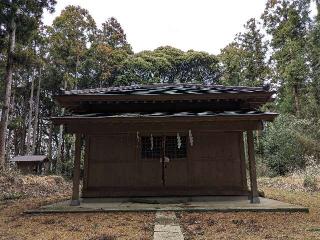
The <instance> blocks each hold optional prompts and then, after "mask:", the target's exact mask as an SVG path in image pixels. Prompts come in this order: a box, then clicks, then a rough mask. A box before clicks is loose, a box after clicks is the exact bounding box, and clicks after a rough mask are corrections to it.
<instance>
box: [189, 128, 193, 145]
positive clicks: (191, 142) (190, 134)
mask: <svg viewBox="0 0 320 240" xmlns="http://www.w3.org/2000/svg"><path fill="white" fill-rule="evenodd" d="M189 142H190V146H191V147H192V146H193V136H192V132H191V130H189Z"/></svg>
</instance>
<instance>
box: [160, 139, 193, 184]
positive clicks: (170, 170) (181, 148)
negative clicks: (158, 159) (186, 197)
mask: <svg viewBox="0 0 320 240" xmlns="http://www.w3.org/2000/svg"><path fill="white" fill-rule="evenodd" d="M163 156H164V162H163V164H164V167H163V171H164V172H163V175H164V183H163V185H164V186H165V187H166V188H168V189H170V188H171V187H185V186H187V183H188V161H187V137H186V136H180V137H179V138H178V137H177V136H176V135H171V136H164V137H163Z"/></svg>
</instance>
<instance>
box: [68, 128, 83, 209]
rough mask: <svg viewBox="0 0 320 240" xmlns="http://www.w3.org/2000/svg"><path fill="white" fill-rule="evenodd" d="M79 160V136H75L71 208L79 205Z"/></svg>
mask: <svg viewBox="0 0 320 240" xmlns="http://www.w3.org/2000/svg"><path fill="white" fill-rule="evenodd" d="M80 159H81V134H78V133H77V134H76V143H75V155H74V164H73V182H72V183H73V185H72V199H71V203H70V205H71V206H78V205H80V199H79V187H80Z"/></svg>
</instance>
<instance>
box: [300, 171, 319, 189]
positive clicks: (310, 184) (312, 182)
mask: <svg viewBox="0 0 320 240" xmlns="http://www.w3.org/2000/svg"><path fill="white" fill-rule="evenodd" d="M303 186H304V187H305V188H308V189H310V190H311V191H316V190H317V178H316V177H315V176H313V175H305V177H304V179H303Z"/></svg>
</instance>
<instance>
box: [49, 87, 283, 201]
mask: <svg viewBox="0 0 320 240" xmlns="http://www.w3.org/2000/svg"><path fill="white" fill-rule="evenodd" d="M273 94H274V92H271V91H268V90H264V89H263V88H250V87H224V86H216V85H210V86H208V85H196V84H179V85H149V86H126V87H110V88H100V89H87V90H71V91H64V92H63V93H62V94H61V95H59V96H57V97H56V99H57V101H58V102H59V103H60V105H61V106H62V107H65V108H66V109H67V110H68V112H69V113H70V114H69V115H65V116H61V117H54V118H53V121H54V123H55V124H64V125H65V130H66V131H67V132H68V133H73V134H75V135H76V145H75V162H74V174H73V176H74V178H73V197H72V199H73V201H72V204H74V205H76V204H79V175H80V159H81V148H82V145H83V143H84V145H85V147H84V156H85V157H84V183H83V191H82V197H85V198H88V197H124V196H125V197H132V196H194V195H247V196H250V198H251V201H252V202H259V198H258V190H257V179H256V166H255V158H254V136H253V131H255V130H261V129H263V121H272V120H273V119H274V118H275V117H276V115H277V114H275V113H270V112H261V111H259V108H260V107H261V106H262V105H263V104H264V103H266V102H268V101H271V100H272V95H273ZM244 134H246V136H247V137H246V141H244ZM245 144H247V149H248V153H247V154H245V149H246V148H245ZM245 156H248V169H249V174H250V186H251V187H250V191H249V189H248V186H247V171H246V169H247V167H246V160H245V159H246V157H245Z"/></svg>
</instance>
